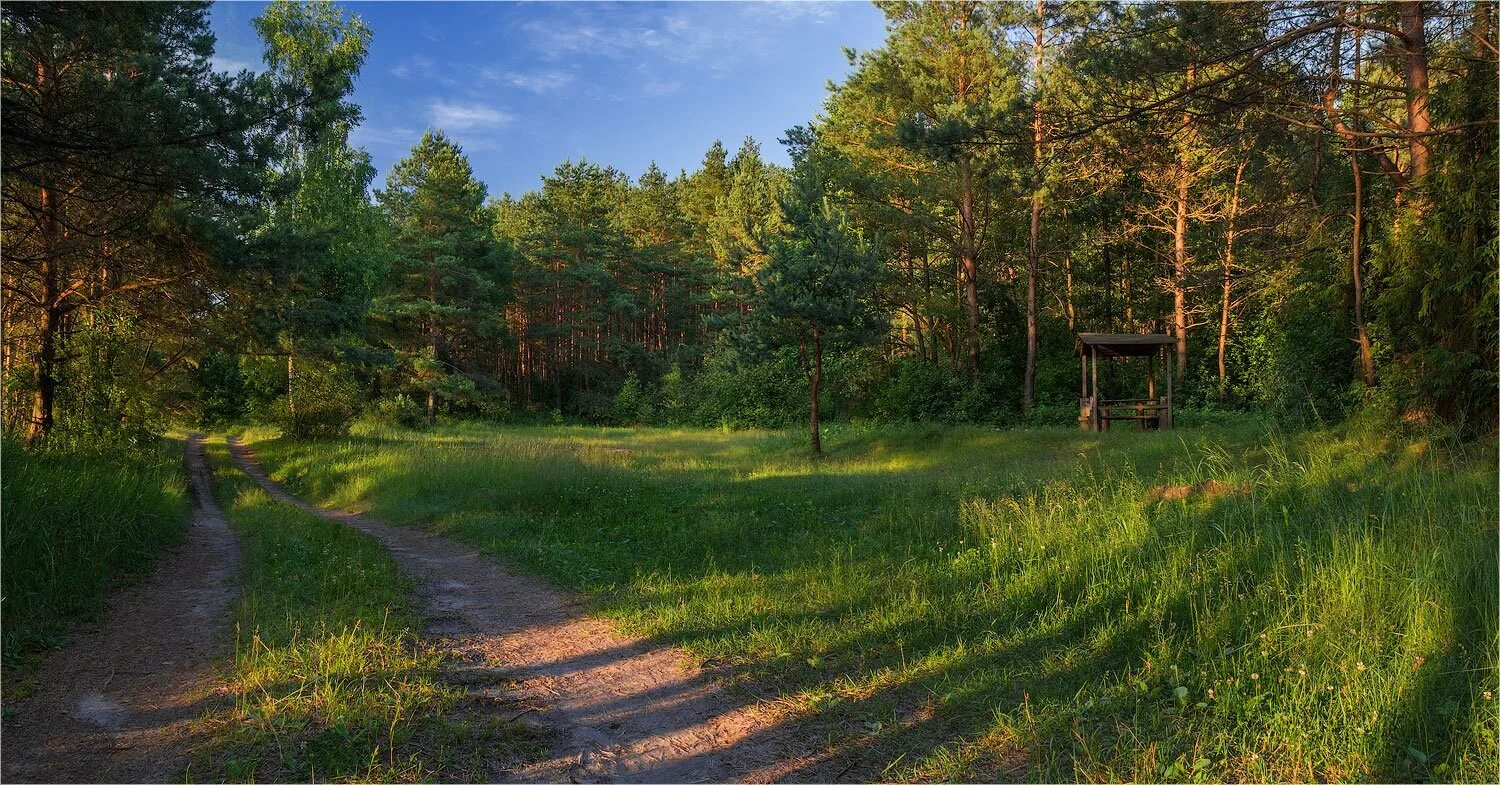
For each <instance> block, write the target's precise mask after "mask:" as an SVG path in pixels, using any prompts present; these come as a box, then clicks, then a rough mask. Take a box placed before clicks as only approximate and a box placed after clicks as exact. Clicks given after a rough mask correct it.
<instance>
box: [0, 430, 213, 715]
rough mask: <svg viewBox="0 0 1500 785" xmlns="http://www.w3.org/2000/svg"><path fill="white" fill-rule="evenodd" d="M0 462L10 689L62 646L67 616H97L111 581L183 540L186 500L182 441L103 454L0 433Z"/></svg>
mask: <svg viewBox="0 0 1500 785" xmlns="http://www.w3.org/2000/svg"><path fill="white" fill-rule="evenodd" d="M0 463H3V471H0V521H3V523H0V554H3V557H0V563H3V576H4V580H3V588H0V592H3V594H4V604H3V606H0V607H3V610H4V635H3V641H4V644H3V646H4V663H5V668H6V676H7V679H6V681H7V687H10V686H12V685H11V684H10V682H11V681H12V677H14V676H15V675H16V674H17V672H18V671H19V672H21V673H25V672H27V671H29V670H30V669H31V666H32V665H33V664H34V662H35V659H36V656H37V655H38V654H39V653H40V652H41V651H43V650H44V649H46V648H50V647H55V646H58V645H61V644H62V642H63V640H64V637H65V635H66V631H67V627H68V625H69V624H70V623H72V622H75V621H78V620H82V619H90V618H94V617H97V616H98V615H99V614H100V613H101V612H102V611H103V610H104V609H105V608H106V607H107V606H108V599H109V596H110V594H111V592H112V591H113V590H114V589H117V588H119V587H120V586H121V585H122V584H124V583H127V582H129V581H131V580H134V579H136V578H139V577H140V576H141V575H144V574H145V573H146V572H147V571H148V570H149V569H150V567H151V565H152V564H153V563H154V561H155V558H156V556H157V555H158V554H159V553H160V552H161V551H162V550H163V549H164V548H166V547H168V546H171V545H174V544H176V543H179V542H181V541H182V537H183V533H184V532H185V531H186V526H187V516H188V501H187V492H186V482H185V478H184V475H183V468H182V444H181V442H171V443H165V444H163V446H162V448H161V449H160V451H156V452H150V453H146V454H117V455H111V456H108V457H104V456H100V455H86V454H76V453H55V452H52V453H49V452H31V451H29V450H26V449H23V448H22V447H20V446H19V445H18V444H16V443H14V442H12V441H11V440H10V439H5V440H3V443H0ZM20 689H21V690H22V691H24V689H25V688H24V687H21V688H20ZM16 695H17V693H16V692H15V691H11V690H7V697H12V698H14V697H16Z"/></svg>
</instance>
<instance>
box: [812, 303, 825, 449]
mask: <svg viewBox="0 0 1500 785" xmlns="http://www.w3.org/2000/svg"><path fill="white" fill-rule="evenodd" d="M812 344H813V345H812V353H813V361H812V425H811V428H812V451H813V455H822V454H823V434H822V432H821V429H820V428H819V427H818V391H819V388H821V387H822V386H823V340H822V335H821V333H820V332H819V330H818V328H816V327H814V328H813V331H812Z"/></svg>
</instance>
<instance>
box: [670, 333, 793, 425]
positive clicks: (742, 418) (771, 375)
mask: <svg viewBox="0 0 1500 785" xmlns="http://www.w3.org/2000/svg"><path fill="white" fill-rule="evenodd" d="M692 390H693V392H694V400H695V404H694V407H693V412H692V415H691V416H690V417H689V418H688V419H689V424H692V425H702V426H709V427H716V426H717V427H725V428H767V427H779V426H784V425H790V424H792V423H794V422H797V421H798V420H800V419H802V418H803V417H804V416H805V415H806V413H807V409H806V406H807V404H806V401H807V395H808V379H807V374H806V373H805V372H804V370H803V364H802V362H801V361H800V359H799V358H798V356H797V351H796V350H795V349H792V348H784V349H779V350H776V351H773V352H771V353H770V354H769V355H768V356H765V355H763V356H762V357H760V358H759V359H757V360H751V359H747V358H745V357H744V356H743V355H742V354H741V353H740V352H739V351H738V350H737V349H735V348H734V346H733V345H732V344H731V343H730V342H729V341H727V340H724V341H721V342H720V343H719V344H717V345H716V346H715V347H714V349H713V350H712V351H711V352H710V353H709V354H708V356H707V357H706V358H705V359H704V361H703V368H702V370H701V371H700V372H699V374H698V376H697V377H696V378H695V379H694V380H693V385H692Z"/></svg>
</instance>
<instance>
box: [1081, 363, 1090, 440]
mask: <svg viewBox="0 0 1500 785" xmlns="http://www.w3.org/2000/svg"><path fill="white" fill-rule="evenodd" d="M1090 408H1091V407H1090V406H1089V358H1088V355H1087V354H1084V353H1083V352H1079V353H1078V426H1079V427H1080V428H1083V429H1084V430H1088V429H1089V428H1090V427H1092V426H1090V424H1089V409H1090Z"/></svg>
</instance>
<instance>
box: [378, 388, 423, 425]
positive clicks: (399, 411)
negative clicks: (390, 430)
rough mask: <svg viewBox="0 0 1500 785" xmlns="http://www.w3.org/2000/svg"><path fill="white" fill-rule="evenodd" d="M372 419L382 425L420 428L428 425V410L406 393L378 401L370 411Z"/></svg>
mask: <svg viewBox="0 0 1500 785" xmlns="http://www.w3.org/2000/svg"><path fill="white" fill-rule="evenodd" d="M370 419H372V420H374V421H375V422H377V423H380V424H381V425H399V426H402V427H406V428H419V427H421V426H422V425H425V424H426V423H427V410H426V409H425V408H423V406H422V404H419V403H417V402H416V401H414V400H412V399H411V397H410V396H408V395H407V394H406V393H397V395H396V397H394V398H384V399H382V400H380V401H378V402H377V403H376V404H375V406H374V407H373V408H372V409H371V410H370Z"/></svg>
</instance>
